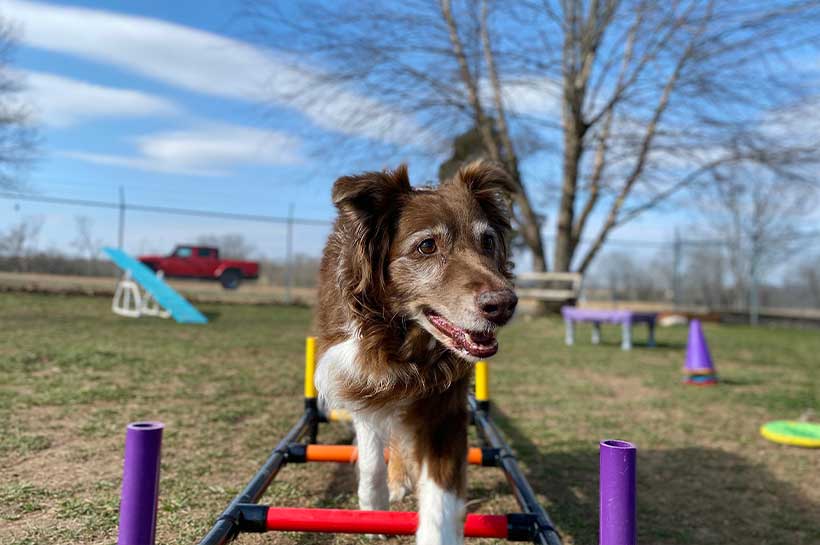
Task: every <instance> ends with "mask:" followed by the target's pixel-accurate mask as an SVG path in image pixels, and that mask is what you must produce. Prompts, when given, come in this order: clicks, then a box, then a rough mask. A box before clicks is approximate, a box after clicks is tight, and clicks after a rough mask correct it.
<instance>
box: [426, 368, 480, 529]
mask: <svg viewBox="0 0 820 545" xmlns="http://www.w3.org/2000/svg"><path fill="white" fill-rule="evenodd" d="M453 388H455V389H461V388H463V389H464V391H465V392H466V384H456V385H455V386H454V387H453ZM436 397H437V398H438V397H439V396H436ZM442 397H445V398H448V399H435V400H425V401H422V403H423V404H424V405H425V406H423V407H420V408H419V409H420V410H419V411H418V412H421V413H424V420H421V421H417V423H416V425H415V426H414V427H415V439H416V459H417V461H418V463H419V466H420V467H421V472H420V475H419V480H418V496H419V526H418V530H417V531H416V543H417V544H418V545H461V544H463V543H464V517H465V501H464V497H465V493H466V484H467V483H466V482H467V465H466V464H467V403H466V395H461V392H450V391H448V392H445V393H444V394H442ZM418 412H417V414H418Z"/></svg>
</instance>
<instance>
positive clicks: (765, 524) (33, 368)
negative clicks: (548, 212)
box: [0, 294, 820, 545]
mask: <svg viewBox="0 0 820 545" xmlns="http://www.w3.org/2000/svg"><path fill="white" fill-rule="evenodd" d="M202 308H203V310H204V311H205V312H206V313H207V314H208V315H209V316H210V318H211V320H212V322H211V323H210V324H209V325H207V326H200V327H196V326H181V325H177V324H174V323H171V322H168V321H162V320H157V319H142V320H128V319H124V318H119V317H116V316H114V315H113V314H112V313H111V312H110V310H109V300H108V299H105V298H90V297H65V296H57V295H51V296H46V295H15V294H0V543H2V544H4V545H24V544H25V545H46V544H60V545H68V544H78V545H85V544H102V543H108V544H110V543H114V542H115V541H116V524H117V509H118V501H119V484H120V472H121V469H122V468H121V465H122V442H123V438H124V427H125V424H126V423H128V422H129V421H133V420H140V419H158V420H162V421H163V422H165V424H166V433H165V437H164V444H163V464H162V471H163V473H162V479H161V497H160V513H159V523H158V539H157V542H158V543H159V544H162V545H181V544H186V545H187V544H191V543H196V541H197V540H198V538H199V537H201V536H202V535H204V533H205V531H206V530H207V528H208V527H209V526H210V524H211V523H212V522H213V519H214V518H215V517H216V516H217V515H218V514H219V513H220V512H221V510H222V509H223V508H224V507H225V505H227V502H228V501H229V500H230V498H231V497H232V496H233V495H234V494H235V493H236V492H237V491H238V489H239V488H241V487H242V486H243V485H244V483H245V482H246V481H247V480H248V478H249V477H250V476H251V475H252V474H253V473H254V472H255V470H256V469H257V467H258V466H259V464H260V463H261V462H262V461H263V460H264V459H265V457H266V456H267V454H268V453H269V451H270V449H271V448H272V447H273V445H274V444H275V443H276V441H277V440H278V437H279V436H280V435H282V434H284V432H285V431H287V429H289V427H290V425H291V424H292V422H293V421H294V419H295V418H296V417H297V415H298V414H299V413H300V411H301V406H302V404H301V399H300V397H299V395H300V392H301V378H302V376H301V373H302V347H303V339H304V336H305V335H306V334H307V333H308V329H309V323H310V311H309V310H308V309H303V308H286V307H263V306H229V305H223V306H219V305H210V306H209V305H203V306H202ZM588 334H589V330H588V329H584V328H581V329H580V331H579V332H578V337H577V338H578V340H579V342H578V344H577V345H576V346H575V347H572V348H567V347H565V346H564V345H563V342H562V340H563V327H562V324H561V323H560V322H559V321H558V320H555V319H535V320H529V321H527V320H523V319H522V320H517V321H515V322H514V323H513V324H512V325H510V326H509V327H508V328H507V329H506V330H505V331H504V332H503V333H502V335H501V351H500V353H499V355H498V356H497V357H496V359H494V360H493V363H492V394H493V399H494V400H495V402H496V406H497V412H496V416H497V420H498V422H499V425H500V426H501V428H502V429H503V430H504V432H505V433H506V435H507V437H508V438H509V440H510V442H511V444H512V445H513V447H514V449H515V450H516V452H517V454H518V455H519V457H520V459H521V460H522V463H523V466H524V467H525V470H526V472H527V474H528V476H529V478H530V479H531V483H532V485H533V488H534V489H535V490H536V491H538V492H539V493H540V494H541V498H542V500H543V502H544V504H545V505H546V506H547V509H548V510H549V512H550V514H551V515H552V517H553V518H554V520H555V521H556V523H557V525H558V527H559V529H560V531H561V532H562V534H563V535H564V538H565V542H566V543H567V544H594V543H597V516H598V514H597V511H598V505H597V462H598V461H597V454H598V451H597V445H598V441H599V440H600V439H603V438H619V439H626V440H630V441H633V442H635V443H636V444H637V445H638V447H639V457H638V473H639V474H638V489H639V499H638V503H639V515H638V523H639V542H640V543H642V544H672V543H676V544H734V543H737V544H740V543H744V544H745V543H750V542H753V543H761V544H784V545H786V544H788V545H799V544H806V545H808V544H817V543H818V542H820V451H817V450H808V449H799V448H791V447H785V446H780V445H775V444H772V443H768V442H766V441H765V440H763V439H762V438H760V436H759V435H758V427H759V426H760V425H761V424H762V423H763V422H765V421H767V420H771V419H779V418H795V417H798V416H800V415H801V414H802V413H804V412H806V411H807V410H814V411H817V410H818V397H819V396H818V389H820V376H819V375H820V370H819V369H820V363H819V362H820V334H818V333H817V332H816V331H810V330H788V329H748V328H744V327H731V328H730V327H726V326H708V327H707V329H706V334H707V337H708V339H709V342H710V344H711V348H712V353H713V356H714V357H715V360H716V362H717V365H718V371H719V373H720V375H721V378H722V379H723V383H722V384H721V385H720V386H718V387H716V388H697V387H688V386H684V385H682V384H681V383H680V368H681V365H682V362H683V354H684V348H685V347H684V344H685V339H686V331H685V329H682V328H681V329H661V330H660V331H659V332H658V341H659V346H658V347H657V348H654V349H648V348H645V347H644V346H642V344H641V343H642V341H643V339H645V333H644V331H643V330H642V329H638V330H637V331H636V337H637V341H638V345H637V346H636V348H635V349H634V350H632V351H631V352H626V353H625V352H622V351H621V350H620V349H619V348H618V342H619V338H618V334H617V331H616V330H614V329H605V330H604V344H603V345H601V346H591V345H589V344H588V338H589V337H588ZM815 418H816V414H815ZM320 439H322V440H323V441H325V442H335V441H342V440H349V439H350V433H349V431H348V430H347V428H345V427H344V426H338V425H337V426H335V427H332V426H327V427H325V428H324V429H323V431H322V434H321V435H320ZM469 477H470V489H469V499H470V509H471V510H473V511H477V512H498V513H503V512H507V511H515V510H516V506H515V504H514V501H513V499H512V497H511V496H510V495H509V494H508V489H507V486H506V482H505V481H504V480H503V478H502V477H501V475H500V473H499V472H497V471H496V470H493V469H489V468H485V469H479V468H471V472H470V476H469ZM354 490H355V471H354V469H353V468H352V467H350V466H331V465H318V466H317V465H312V466H309V467H308V466H293V467H287V468H285V469H284V470H283V472H282V473H281V474H280V476H279V479H278V480H277V481H275V482H274V484H273V485H272V486H271V488H270V490H269V492H268V494H267V496H266V498H265V500H264V501H266V502H270V503H273V504H277V505H282V506H321V507H328V506H335V507H354V506H355V504H356V498H355V494H353V491H354ZM400 508H404V509H412V508H413V503H412V500H411V501H409V502H406V503H405V504H404V505H401V506H400ZM238 542H239V543H244V544H251V543H274V544H280V543H281V544H284V543H304V544H307V543H340V544H349V543H360V542H361V543H364V542H366V541H364V540H363V539H361V538H357V537H352V536H346V537H338V538H334V537H331V536H325V537H317V536H307V535H298V534H289V535H285V534H280V535H272V534H269V535H265V536H245V537H243V538H241V539H240V540H239V541H238ZM388 542H389V543H410V542H411V540H409V539H406V538H404V539H396V538H394V539H391V540H388ZM473 543H481V542H480V541H473ZM485 543H490V541H486V542H485Z"/></svg>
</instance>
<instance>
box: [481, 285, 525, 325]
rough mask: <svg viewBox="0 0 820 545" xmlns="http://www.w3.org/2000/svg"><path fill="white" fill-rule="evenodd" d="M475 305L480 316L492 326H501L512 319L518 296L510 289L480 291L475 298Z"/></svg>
mask: <svg viewBox="0 0 820 545" xmlns="http://www.w3.org/2000/svg"><path fill="white" fill-rule="evenodd" d="M476 304H477V305H478V310H479V312H481V315H482V316H484V317H485V318H487V319H488V320H489V321H491V322H493V323H494V324H498V325H503V324H505V323H507V320H509V319H510V318H512V315H513V312H515V305H517V304H518V296H516V295H515V292H514V291H513V290H510V289H506V290H498V291H482V292H481V293H479V294H478V295H477V296H476Z"/></svg>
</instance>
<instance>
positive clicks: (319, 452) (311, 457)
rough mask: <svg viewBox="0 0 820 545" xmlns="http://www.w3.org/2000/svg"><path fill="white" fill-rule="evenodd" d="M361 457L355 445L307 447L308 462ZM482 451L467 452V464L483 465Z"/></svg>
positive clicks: (348, 459) (386, 458)
mask: <svg viewBox="0 0 820 545" xmlns="http://www.w3.org/2000/svg"><path fill="white" fill-rule="evenodd" d="M358 457H359V451H358V450H357V449H356V447H354V446H353V445H307V448H306V451H305V458H306V460H307V461H308V462H341V463H345V464H352V463H354V462H355V461H356V459H357V458H358ZM384 459H385V460H389V459H390V454H389V451H388V449H384ZM481 459H482V455H481V449H480V448H476V447H472V448H470V449H469V450H468V451H467V463H469V464H473V465H481Z"/></svg>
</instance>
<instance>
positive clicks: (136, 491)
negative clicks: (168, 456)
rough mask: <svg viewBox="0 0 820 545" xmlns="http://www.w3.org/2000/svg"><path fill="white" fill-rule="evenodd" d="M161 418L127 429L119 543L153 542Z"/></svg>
mask: <svg viewBox="0 0 820 545" xmlns="http://www.w3.org/2000/svg"><path fill="white" fill-rule="evenodd" d="M164 427H165V426H164V425H163V424H162V422H132V423H130V424H128V427H127V428H126V432H125V463H124V464H123V470H122V495H121V496H120V533H119V538H118V539H117V545H154V531H155V530H156V526H157V497H158V495H159V456H160V447H161V446H162V429H163V428H164Z"/></svg>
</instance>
